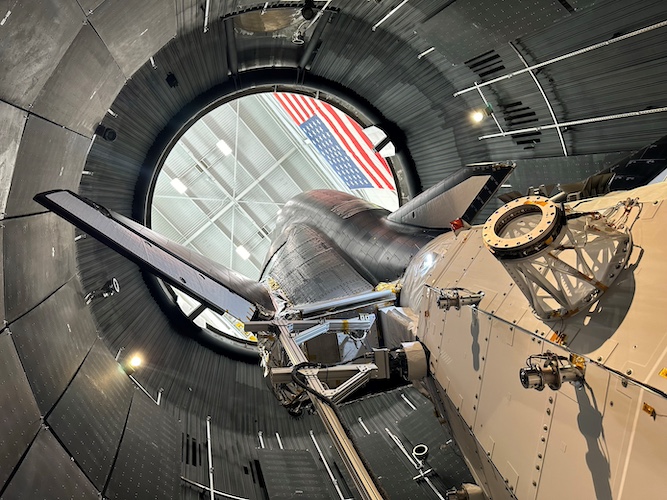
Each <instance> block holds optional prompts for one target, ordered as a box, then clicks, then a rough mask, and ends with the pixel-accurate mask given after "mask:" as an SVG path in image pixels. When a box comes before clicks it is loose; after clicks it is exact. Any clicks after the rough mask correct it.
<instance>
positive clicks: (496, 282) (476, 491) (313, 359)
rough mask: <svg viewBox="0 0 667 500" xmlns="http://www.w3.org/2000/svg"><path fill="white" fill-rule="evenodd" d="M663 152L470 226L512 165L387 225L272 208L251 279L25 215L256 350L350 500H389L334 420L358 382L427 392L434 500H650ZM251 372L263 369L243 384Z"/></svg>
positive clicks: (523, 199)
mask: <svg viewBox="0 0 667 500" xmlns="http://www.w3.org/2000/svg"><path fill="white" fill-rule="evenodd" d="M663 143H664V141H658V143H656V144H653V145H651V146H648V147H647V148H645V149H643V150H642V151H640V152H638V153H637V154H636V155H634V156H632V157H630V158H627V159H625V160H624V161H623V162H620V163H619V164H617V165H615V166H614V167H611V168H609V169H606V170H603V171H601V172H600V173H598V174H596V175H595V176H593V177H591V178H589V179H586V180H585V181H582V182H581V183H578V184H573V185H568V186H561V191H560V192H559V193H556V194H554V193H552V192H550V191H551V189H547V188H545V187H540V188H536V189H531V191H530V192H529V193H528V194H527V195H523V194H522V193H514V194H510V195H509V196H506V197H505V198H504V201H505V202H506V203H505V204H504V205H503V206H501V207H500V208H498V209H497V210H495V211H494V212H493V213H492V214H491V215H490V216H489V217H488V218H487V219H486V220H485V222H483V223H481V224H473V222H474V221H475V219H476V218H478V217H479V214H480V211H481V210H482V209H483V207H484V206H486V205H487V203H488V202H489V200H491V199H492V198H493V197H494V196H495V194H496V192H497V190H498V188H499V187H500V186H501V185H502V183H503V182H504V181H505V179H506V178H507V177H508V176H509V175H510V174H511V172H512V170H513V169H514V168H515V165H514V163H513V162H511V161H506V162H492V163H482V164H474V165H469V166H466V167H464V168H463V169H461V170H460V171H459V172H457V173H456V174H454V175H453V176H451V177H449V178H447V179H444V180H443V181H442V182H440V183H439V184H437V185H436V186H434V187H433V188H431V189H429V190H427V191H425V192H424V193H422V194H421V195H419V196H417V197H415V198H414V199H413V200H411V201H410V202H408V203H406V204H405V205H403V206H402V207H401V208H399V209H398V210H397V211H395V212H393V213H389V212H388V211H386V210H384V209H381V208H379V207H377V206H375V205H372V204H370V203H368V202H366V201H363V200H360V199H357V198H354V197H352V196H349V195H346V194H343V193H338V192H334V191H314V192H308V193H303V194H301V195H299V196H297V197H296V198H295V199H293V200H292V201H290V202H289V203H288V204H287V205H286V206H285V207H284V208H283V210H282V212H281V214H280V216H279V220H278V224H277V229H276V232H275V234H274V239H273V244H272V247H271V250H270V252H269V255H268V256H267V258H266V263H265V267H264V271H263V276H262V279H261V280H260V282H254V281H252V280H249V279H247V278H245V277H244V276H241V275H239V274H237V273H235V272H234V271H232V270H230V269H226V268H224V267H221V266H220V265H218V264H216V263H213V262H211V261H209V260H208V259H206V258H204V257H202V256H200V255H197V254H195V253H193V252H192V251H190V250H188V249H185V248H183V247H181V246H179V245H177V244H175V243H173V242H171V241H169V240H168V239H166V238H164V237H162V236H160V235H158V234H156V233H155V232H153V231H151V230H150V229H148V228H145V227H143V226H142V225H140V224H138V223H137V222H135V221H132V220H130V219H127V218H125V217H123V216H121V215H119V214H116V213H113V212H111V211H109V210H107V209H105V208H104V207H102V206H99V205H97V204H96V203H95V202H94V201H90V200H86V199H83V198H81V197H79V196H77V195H76V194H74V193H72V192H69V191H62V190H57V191H50V192H46V193H41V194H39V195H37V197H36V200H37V201H38V202H39V203H41V204H42V205H44V206H46V207H47V208H49V209H51V210H53V211H54V212H56V213H58V214H59V215H60V216H62V217H64V218H65V219H67V220H68V221H70V222H71V223H73V224H75V225H76V226H77V227H79V228H80V229H82V230H84V231H86V232H88V233H89V234H91V235H92V236H94V237H95V238H97V239H99V240H100V241H101V242H103V243H104V244H106V245H108V246H110V247H111V248H113V249H115V250H116V251H118V252H119V253H121V254H123V255H124V256H126V257H127V258H129V259H131V260H133V261H135V262H137V263H138V264H140V265H141V266H142V267H144V268H145V269H147V270H149V271H150V272H152V273H154V274H155V275H156V276H158V277H159V278H161V279H162V280H164V281H165V282H167V283H169V284H171V285H172V286H174V287H176V288H179V289H181V290H184V291H186V292H187V293H188V294H191V295H192V296H193V297H195V298H196V299H197V300H199V301H201V302H203V303H205V304H207V305H208V306H209V307H210V308H211V309H213V310H215V311H218V312H220V313H229V314H231V315H232V316H234V317H235V318H238V319H239V320H241V321H242V322H243V323H244V327H245V329H246V330H247V331H252V332H255V333H256V335H257V338H258V347H257V351H258V352H257V355H258V356H259V357H260V359H261V369H263V370H264V373H265V375H266V380H267V383H269V384H270V385H271V387H272V389H273V391H274V394H275V395H276V399H277V403H276V404H281V405H282V406H284V407H285V411H288V412H290V413H292V414H294V415H298V414H299V413H300V412H302V411H304V410H307V409H314V410H315V411H316V412H317V413H318V415H319V416H320V417H321V418H322V421H323V422H324V424H325V427H326V429H327V431H328V432H329V434H330V436H331V438H332V441H333V443H334V445H335V447H336V449H337V451H338V453H339V454H340V456H341V458H342V461H343V463H344V464H345V465H346V468H347V470H348V473H349V475H350V477H351V478H352V481H353V483H354V485H355V487H356V489H357V491H358V493H359V495H360V497H361V498H364V499H366V498H369V499H370V498H382V496H389V497H391V492H390V491H385V490H383V488H382V484H381V481H379V480H378V478H377V477H375V475H374V474H373V471H372V470H369V468H368V466H367V464H366V462H365V461H364V459H363V457H362V456H361V454H360V453H359V451H358V450H357V448H356V446H355V443H354V439H352V437H351V436H350V435H349V433H348V432H346V426H345V424H344V422H343V418H342V417H341V414H340V411H339V405H340V404H341V403H342V402H343V401H345V400H347V399H349V398H351V397H353V396H354V394H355V392H356V391H358V390H359V389H361V388H362V387H367V386H368V385H369V384H372V383H373V381H374V380H404V381H411V382H412V383H413V384H415V385H416V386H418V387H420V389H421V390H422V391H423V392H425V393H428V395H429V397H430V399H431V401H432V402H433V405H434V408H435V409H436V410H437V412H438V414H439V415H440V416H441V417H443V421H444V424H443V425H447V426H448V427H449V430H450V432H451V433H452V436H453V438H454V441H455V442H456V444H457V446H458V448H459V449H460V450H461V452H462V454H463V456H464V459H465V462H466V464H467V466H468V468H469V469H470V472H471V475H472V477H473V478H474V480H475V484H472V483H470V484H468V483H466V484H461V485H458V486H457V487H456V488H454V489H453V490H451V491H447V492H439V491H437V490H436V489H435V488H434V487H432V483H430V482H429V473H431V472H432V468H430V467H429V464H428V460H429V458H428V449H427V448H426V447H425V446H423V445H418V446H415V447H414V449H413V450H412V451H411V452H410V450H405V449H404V450H403V451H404V453H405V454H406V456H407V458H408V459H409V460H410V461H411V463H413V465H414V466H415V474H416V476H415V478H414V479H415V480H416V481H425V482H427V483H428V484H429V485H431V487H432V488H433V492H434V495H436V496H435V497H434V498H441V499H443V498H447V499H448V500H449V499H466V498H468V499H485V498H487V499H490V498H493V499H502V498H507V499H510V498H519V499H536V498H538V499H550V498H562V497H563V496H564V495H565V496H571V497H577V498H600V499H605V498H639V497H641V498H659V497H661V496H663V495H664V491H665V486H667V484H666V483H665V479H664V478H663V475H662V474H661V473H662V471H663V470H664V467H665V459H664V458H663V453H664V450H665V448H666V447H667V433H666V432H665V425H664V424H665V420H664V418H665V416H667V399H666V398H667V357H666V355H667V330H666V329H665V326H664V322H663V321H662V315H661V311H660V308H661V306H664V304H665V299H664V297H665V296H666V295H667V290H666V287H667V285H666V284H665V283H666V282H665V279H664V278H665V276H667V259H665V255H664V249H663V247H662V244H661V236H662V234H663V232H664V224H665V221H666V220H667V204H666V203H667V202H665V200H666V199H667V184H665V183H657V184H649V185H647V184H648V182H649V181H650V180H651V179H653V178H654V177H655V176H656V175H657V173H658V172H660V171H662V170H663V169H664V168H665V164H664V163H665V161H664V159H661V158H664V157H665V156H664V153H665V151H664V144H663ZM258 369H260V368H258Z"/></svg>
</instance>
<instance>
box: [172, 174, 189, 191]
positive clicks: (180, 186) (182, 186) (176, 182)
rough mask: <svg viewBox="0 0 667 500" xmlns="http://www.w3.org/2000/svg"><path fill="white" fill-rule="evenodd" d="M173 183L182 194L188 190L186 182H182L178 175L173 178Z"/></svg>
mask: <svg viewBox="0 0 667 500" xmlns="http://www.w3.org/2000/svg"><path fill="white" fill-rule="evenodd" d="M171 185H172V187H173V188H174V189H175V190H176V191H178V192H179V193H181V194H183V193H185V192H186V191H187V190H188V188H187V187H186V186H185V184H183V183H182V182H181V180H180V179H178V178H177V177H174V178H173V179H172V180H171Z"/></svg>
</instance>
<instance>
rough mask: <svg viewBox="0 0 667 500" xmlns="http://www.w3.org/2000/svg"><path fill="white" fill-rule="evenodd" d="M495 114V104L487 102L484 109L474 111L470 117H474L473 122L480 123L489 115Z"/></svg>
mask: <svg viewBox="0 0 667 500" xmlns="http://www.w3.org/2000/svg"><path fill="white" fill-rule="evenodd" d="M492 114H493V106H491V103H488V102H487V103H486V106H485V107H484V109H477V110H475V111H473V112H472V113H471V115H470V118H471V119H472V121H473V122H475V123H480V122H481V121H482V120H484V118H486V117H487V116H491V115H492Z"/></svg>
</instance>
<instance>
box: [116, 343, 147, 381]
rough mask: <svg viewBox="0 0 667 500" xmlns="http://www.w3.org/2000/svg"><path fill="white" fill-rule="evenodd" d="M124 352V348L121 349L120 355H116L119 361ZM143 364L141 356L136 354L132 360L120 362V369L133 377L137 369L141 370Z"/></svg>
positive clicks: (126, 359) (127, 359)
mask: <svg viewBox="0 0 667 500" xmlns="http://www.w3.org/2000/svg"><path fill="white" fill-rule="evenodd" d="M122 350H123V348H121V349H120V350H119V351H118V354H116V359H118V357H119V355H120V351H122ZM141 363H142V360H141V356H139V355H138V354H135V355H134V356H132V357H131V358H125V359H124V360H122V361H120V367H121V368H122V369H123V371H124V372H125V373H127V374H128V375H132V374H133V373H134V372H135V371H136V369H137V368H139V366H141Z"/></svg>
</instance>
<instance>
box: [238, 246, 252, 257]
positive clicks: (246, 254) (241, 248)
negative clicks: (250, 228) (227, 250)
mask: <svg viewBox="0 0 667 500" xmlns="http://www.w3.org/2000/svg"><path fill="white" fill-rule="evenodd" d="M236 253H237V254H239V256H240V257H241V258H242V259H243V260H248V258H249V257H250V252H248V250H246V247H244V246H243V245H239V246H237V247H236Z"/></svg>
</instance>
